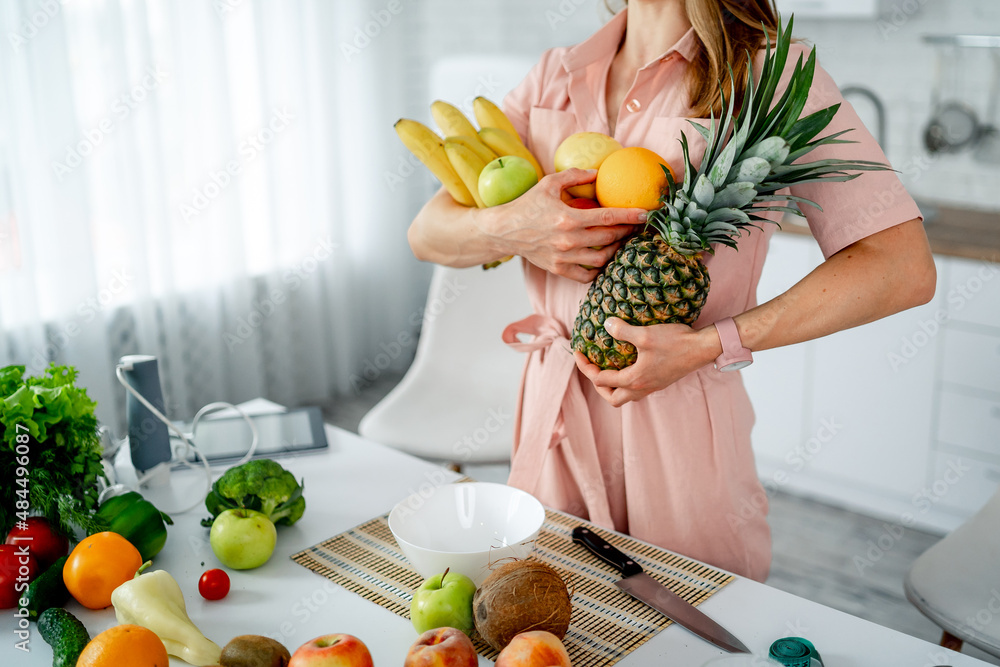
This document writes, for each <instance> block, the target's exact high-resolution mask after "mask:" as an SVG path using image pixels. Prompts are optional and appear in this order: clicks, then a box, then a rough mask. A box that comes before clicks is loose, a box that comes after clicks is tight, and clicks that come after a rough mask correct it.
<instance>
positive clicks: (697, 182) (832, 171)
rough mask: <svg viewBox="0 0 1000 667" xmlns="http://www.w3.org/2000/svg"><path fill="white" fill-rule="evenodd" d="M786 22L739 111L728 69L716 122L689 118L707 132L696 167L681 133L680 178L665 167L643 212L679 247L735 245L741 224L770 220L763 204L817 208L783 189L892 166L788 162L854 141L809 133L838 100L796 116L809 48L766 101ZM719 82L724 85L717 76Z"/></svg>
mask: <svg viewBox="0 0 1000 667" xmlns="http://www.w3.org/2000/svg"><path fill="white" fill-rule="evenodd" d="M792 25H793V18H789V20H788V27H787V28H786V29H785V30H782V26H781V23H780V20H779V23H778V35H777V42H776V44H775V48H774V50H773V51H772V49H771V45H770V43H768V44H767V48H766V51H765V55H764V65H763V67H762V68H761V72H760V77H759V79H758V80H757V81H754V77H753V68H752V67H751V68H748V70H747V85H746V93H745V94H744V96H743V101H742V105H741V106H740V109H739V112H738V113H737V112H736V110H735V103H734V98H735V94H734V93H735V90H734V85H733V72H732V68H730V69H729V80H730V86H729V95H728V96H727V95H725V93H724V91H723V95H722V109H721V110H720V113H719V122H718V123H716V119H715V116H714V114H713V115H712V116H711V118H710V121H709V126H708V127H707V128H706V127H704V126H702V125H701V124H699V123H696V122H694V121H689V122H690V123H691V125H692V126H694V128H695V129H696V130H698V132H700V133H701V135H702V136H703V137H705V141H706V147H705V153H704V156H703V157H702V160H701V166H700V167H699V168H698V169H697V170H696V169H695V168H694V165H693V164H692V163H691V158H690V154H689V148H688V142H687V137H686V136H685V135H684V134H683V133H682V134H681V138H680V142H681V147H682V150H683V153H684V180H683V182H682V183H680V184H678V183H676V182H675V181H674V179H673V176H672V175H671V173H670V171H669V170H668V169H667V168H666V167H664V168H663V171H664V173H665V174H666V177H667V190H666V192H665V193H664V194H663V196H662V197H661V198H660V203H661V204H662V206H661V207H660V208H658V209H655V210H653V211H651V212H650V213H649V217H648V222H649V224H650V225H652V226H653V227H654V228H655V229H656V230H657V231H658V232H659V234H660V235H661V236H662V237H663V239H664V241H666V243H667V244H668V245H670V246H671V247H673V248H674V249H675V250H676V251H678V252H680V253H682V254H685V255H693V254H696V253H699V252H702V251H705V250H707V251H709V252H713V250H712V247H711V244H713V243H719V244H722V245H726V246H730V247H733V248H735V247H736V239H737V238H738V237H739V236H740V235H741V234H742V231H743V229H744V228H746V227H756V228H757V229H760V227H759V226H758V225H757V224H756V223H758V222H774V221H773V220H770V219H768V218H766V217H764V216H762V215H761V213H762V212H764V211H780V212H782V213H791V214H794V215H802V212H801V211H800V210H799V208H798V207H797V206H794V205H793V204H794V203H798V204H809V205H811V206H814V207H816V208H817V209H819V210H822V208H821V207H820V206H819V205H818V204H816V203H815V202H813V201H810V200H808V199H805V198H803V197H796V196H794V195H791V194H778V191H779V190H781V189H783V188H787V187H789V186H792V185H800V184H802V183H812V182H816V181H849V180H851V179H853V178H856V177H858V176H859V175H860V173H858V172H862V171H879V170H888V169H891V167H889V166H888V165H885V164H882V163H879V162H871V161H867V160H838V159H827V160H817V161H815V162H805V163H798V164H793V163H795V162H796V160H798V159H799V158H801V157H803V156H804V155H806V154H807V153H809V152H810V151H812V150H813V149H814V148H817V147H819V146H823V145H827V144H849V143H855V142H853V141H848V140H844V139H840V138H839V137H840V136H841V135H843V134H845V133H846V132H850V130H849V129H848V130H842V131H840V132H835V133H833V134H830V135H828V136H825V137H822V138H819V139H816V138H815V137H816V135H818V134H819V133H820V132H822V131H823V130H824V129H825V128H826V126H827V125H829V124H830V121H831V120H833V117H834V116H835V115H836V113H837V111H838V109H839V108H840V105H839V104H834V105H832V106H829V107H827V108H825V109H821V110H820V111H816V112H815V113H812V114H809V115H808V116H805V117H802V118H800V115H801V114H802V111H803V109H804V108H805V105H806V98H807V97H808V95H809V88H810V87H811V86H812V81H813V73H814V72H815V70H816V50H815V48H813V50H812V51H811V52H810V53H809V58H808V59H807V60H806V61H805V63H803V61H802V56H801V55H800V56H799V59H798V62H797V63H796V64H795V68H794V70H793V71H792V75H791V78H790V79H789V82H788V87H787V88H786V89H785V92H784V94H783V95H782V96H781V99H779V100H778V102H777V103H775V104H773V105H772V101H773V99H774V96H775V92H776V89H777V86H778V82H779V80H780V79H781V75H782V72H783V71H784V69H785V62H786V60H787V59H788V50H789V46H790V45H791V41H792ZM765 34H766V30H765ZM719 86H720V88H721V87H722V83H721V82H720V83H719ZM849 172H854V173H849Z"/></svg>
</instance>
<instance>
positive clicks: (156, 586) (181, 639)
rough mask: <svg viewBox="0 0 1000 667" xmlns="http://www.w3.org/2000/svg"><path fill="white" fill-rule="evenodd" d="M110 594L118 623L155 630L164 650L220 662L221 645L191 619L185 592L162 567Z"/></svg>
mask: <svg viewBox="0 0 1000 667" xmlns="http://www.w3.org/2000/svg"><path fill="white" fill-rule="evenodd" d="M148 565H149V563H148V562H147V563H146V564H145V565H143V566H142V567H141V568H139V571H138V572H136V574H135V577H134V578H133V579H131V580H129V581H126V582H125V583H124V584H122V585H121V586H119V587H118V588H116V589H115V590H114V592H113V593H112V594H111V604H112V605H114V608H115V616H116V617H117V618H118V622H119V623H132V624H135V625H141V626H142V627H144V628H147V629H149V630H152V631H153V632H155V633H156V636H158V637H159V638H160V639H161V640H163V645H164V646H166V647H167V653H169V654H170V655H173V656H177V657H178V658H180V659H181V660H183V661H184V662H188V663H190V664H192V665H197V666H198V667H205V666H206V665H214V664H217V663H218V662H219V657H220V656H221V655H222V649H221V648H219V645H218V644H216V643H215V642H213V641H212V640H210V639H208V638H207V637H205V635H203V634H202V633H201V630H199V629H198V628H197V626H195V624H194V623H192V622H191V619H190V618H189V617H188V615H187V606H186V605H185V604H184V594H183V593H182V592H181V587H180V586H178V585H177V581H176V580H174V578H173V577H172V576H170V573H169V572H166V571H165V570H157V571H155V572H150V573H148V574H142V571H143V570H144V569H145V568H146V567H147V566H148Z"/></svg>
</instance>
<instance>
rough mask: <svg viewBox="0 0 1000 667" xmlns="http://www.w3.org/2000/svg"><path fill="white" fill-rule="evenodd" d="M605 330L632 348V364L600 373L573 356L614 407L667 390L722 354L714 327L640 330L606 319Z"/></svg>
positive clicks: (577, 354) (668, 326) (576, 354)
mask: <svg viewBox="0 0 1000 667" xmlns="http://www.w3.org/2000/svg"><path fill="white" fill-rule="evenodd" d="M604 328H605V329H606V330H607V332H608V333H609V334H611V335H612V336H614V337H615V338H617V339H618V340H623V341H627V342H629V343H632V344H633V345H635V348H636V350H637V351H638V357H637V359H636V362H635V363H634V364H632V365H631V366H628V367H627V368H623V369H622V370H620V371H615V370H606V371H602V370H601V369H600V368H598V367H597V366H595V365H594V364H592V363H590V360H588V359H587V357H586V356H584V355H583V354H581V353H580V352H574V353H573V356H574V357H575V359H576V365H577V367H578V368H579V369H580V372H581V373H583V374H584V375H586V376H587V377H588V378H589V379H590V381H591V382H593V383H594V387H596V388H597V393H599V394H600V395H601V396H602V397H603V398H604V400H606V401H607V402H608V403H610V404H611V405H613V406H615V407H616V408H617V407H621V406H623V405H625V404H626V403H628V402H629V401H638V400H639V399H641V398H645V397H646V396H648V395H649V394H651V393H653V392H654V391H659V390H660V389H663V388H664V387H669V386H670V385H672V384H673V383H674V382H677V381H678V380H680V379H681V378H682V377H684V376H685V375H687V374H689V373H691V372H693V371H695V370H697V369H699V368H701V367H702V366H704V365H705V364H707V363H711V362H712V361H713V360H714V359H715V358H716V357H717V356H719V354H720V353H721V352H722V344H721V343H720V342H719V336H718V334H717V333H716V331H715V327H707V328H706V329H700V330H698V331H695V330H694V329H692V328H691V327H689V326H688V325H686V324H654V325H651V326H646V327H640V326H632V325H630V324H626V323H625V322H624V321H623V320H621V319H619V318H617V317H609V318H608V319H607V320H605V322H604Z"/></svg>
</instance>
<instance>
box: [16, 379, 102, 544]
mask: <svg viewBox="0 0 1000 667" xmlns="http://www.w3.org/2000/svg"><path fill="white" fill-rule="evenodd" d="M75 382H76V369H74V368H72V367H67V366H56V365H55V364H53V365H51V366H49V368H48V370H47V371H46V372H45V374H44V375H40V376H35V377H24V366H7V367H5V368H2V369H0V428H2V441H0V479H2V480H4V481H3V484H0V531H2V533H3V534H6V533H7V531H9V530H10V529H11V527H12V526H13V525H14V522H15V521H16V520H19V519H22V518H24V516H22V515H26V514H27V512H26V510H25V509H24V508H26V507H30V508H31V512H32V514H41V515H42V516H44V517H45V518H46V519H48V520H49V522H50V523H51V524H52V525H53V526H55V527H57V528H58V530H59V532H62V533H63V534H64V535H72V534H73V532H74V531H73V527H74V526H76V527H79V528H80V529H82V530H83V531H84V532H89V531H90V530H91V529H92V528H93V527H94V521H93V512H94V510H95V509H96V508H97V494H98V489H97V480H98V479H101V478H105V475H104V464H103V462H102V461H101V442H100V438H99V437H98V435H97V418H96V417H95V416H94V408H95V407H96V405H97V404H96V403H94V401H92V400H90V398H89V397H88V396H87V391H86V389H83V388H82V387H76V386H75V385H74V383H75ZM26 436H30V437H26ZM18 438H20V439H21V440H20V441H18ZM26 441H27V442H26ZM25 447H27V450H28V451H27V454H25V453H24V452H25ZM19 448H20V449H19ZM26 459H27V460H26ZM25 472H26V473H27V474H25ZM22 480H23V483H22ZM25 496H27V497H25ZM19 501H20V502H19Z"/></svg>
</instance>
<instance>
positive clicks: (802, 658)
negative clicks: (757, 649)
mask: <svg viewBox="0 0 1000 667" xmlns="http://www.w3.org/2000/svg"><path fill="white" fill-rule="evenodd" d="M768 655H769V656H770V657H771V659H772V660H776V661H778V662H780V663H781V664H782V665H784V666H785V667H810V665H811V664H812V661H813V660H815V661H816V663H817V664H819V665H821V666H822V664H823V659H822V658H820V657H819V651H817V650H816V647H815V646H813V645H812V642H810V641H809V640H808V639H803V638H802V637H785V638H783V639H778V640H776V641H775V642H774V643H773V644H771V648H770V650H769V651H768Z"/></svg>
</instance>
